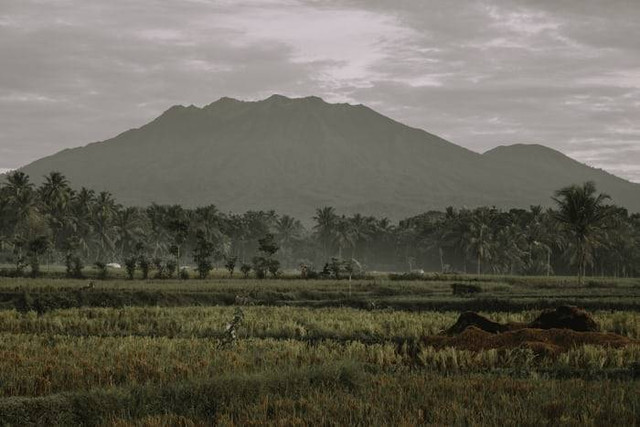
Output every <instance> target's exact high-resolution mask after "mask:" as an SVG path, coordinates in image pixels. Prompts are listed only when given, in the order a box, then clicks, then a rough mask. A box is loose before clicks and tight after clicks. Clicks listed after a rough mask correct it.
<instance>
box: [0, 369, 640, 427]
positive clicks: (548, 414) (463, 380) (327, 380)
mask: <svg viewBox="0 0 640 427" xmlns="http://www.w3.org/2000/svg"><path fill="white" fill-rule="evenodd" d="M639 385H640V384H639V383H638V381H635V380H634V381H611V380H601V381H585V380H581V379H570V380H549V379H535V378H533V379H532V378H527V379H522V378H512V377H504V376H492V375H486V374H485V375H478V374H469V375H466V374H458V375H445V376H443V375H436V374H428V373H427V374H424V373H411V372H408V373H401V374H395V375H392V374H371V373H368V372H366V371H365V370H363V369H361V368H360V367H358V366H357V365H354V364H332V365H326V366H323V367H322V368H315V367H311V368H309V367H305V368H301V369H291V370H289V371H288V372H287V373H286V375H284V376H283V375H281V374H280V373H277V374H273V373H262V374H250V375H243V374H235V375H230V376H229V375H227V376H221V377H218V378H215V379H208V380H200V381H184V382H180V383H174V384H171V385H169V386H166V387H154V386H129V387H120V388H110V389H98V390H90V391H85V392H81V393H61V394H55V395H50V396H46V397H37V398H24V397H15V398H8V399H2V400H0V414H1V415H0V422H2V423H3V424H13V425H24V424H39V425H45V424H48V425H52V424H64V425H74V424H76V425H77V424H91V425H95V424H103V423H112V424H117V425H127V424H128V423H129V422H141V423H147V424H156V425H159V424H163V423H169V424H175V423H177V422H179V421H182V422H183V423H184V424H187V425H188V424H196V423H203V424H204V423H206V424H214V423H215V424H226V425H229V424H233V425H248V424H267V423H278V424H280V425H289V424H297V425H308V424H327V423H332V424H348V425H351V424H366V425H380V424H404V425H406V424H418V423H429V424H440V425H452V424H455V425H462V424H464V425H467V424H492V425H493V424H503V425H505V424H506V425H549V424H556V423H562V424H571V425H635V424H637V423H638V410H640V394H638V393H637V389H638V386H639Z"/></svg>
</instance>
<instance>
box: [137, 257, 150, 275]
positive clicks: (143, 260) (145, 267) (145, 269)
mask: <svg viewBox="0 0 640 427" xmlns="http://www.w3.org/2000/svg"><path fill="white" fill-rule="evenodd" d="M138 265H139V266H140V271H141V272H142V280H147V279H148V278H149V267H150V263H149V260H148V259H147V257H146V256H144V255H140V257H139V258H138Z"/></svg>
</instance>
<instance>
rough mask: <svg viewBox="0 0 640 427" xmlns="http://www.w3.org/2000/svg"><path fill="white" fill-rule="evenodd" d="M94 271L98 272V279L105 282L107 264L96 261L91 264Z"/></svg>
mask: <svg viewBox="0 0 640 427" xmlns="http://www.w3.org/2000/svg"><path fill="white" fill-rule="evenodd" d="M93 265H94V266H95V267H96V269H97V270H98V279H100V280H106V279H107V276H108V272H107V264H105V263H104V262H102V261H96V262H95V263H94V264H93Z"/></svg>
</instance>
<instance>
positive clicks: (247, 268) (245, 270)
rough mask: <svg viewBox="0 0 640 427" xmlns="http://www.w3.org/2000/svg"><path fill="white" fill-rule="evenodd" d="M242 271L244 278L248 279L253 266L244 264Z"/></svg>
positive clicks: (241, 267)
mask: <svg viewBox="0 0 640 427" xmlns="http://www.w3.org/2000/svg"><path fill="white" fill-rule="evenodd" d="M240 271H241V272H242V274H243V275H244V278H245V279H246V278H248V277H249V273H250V272H251V265H249V264H242V265H241V266H240Z"/></svg>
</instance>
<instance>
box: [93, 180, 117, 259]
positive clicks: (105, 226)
mask: <svg viewBox="0 0 640 427" xmlns="http://www.w3.org/2000/svg"><path fill="white" fill-rule="evenodd" d="M119 207H120V206H119V205H117V204H116V202H115V201H114V200H113V197H112V196H111V193H109V192H107V191H101V192H100V193H99V194H98V197H97V198H96V202H95V205H94V209H93V223H94V231H95V233H96V240H97V243H98V246H97V248H96V256H95V260H96V261H99V260H100V258H101V257H102V256H103V255H107V254H109V253H112V252H113V250H114V233H113V232H114V230H113V219H114V217H115V216H116V214H117V212H118V209H119Z"/></svg>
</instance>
